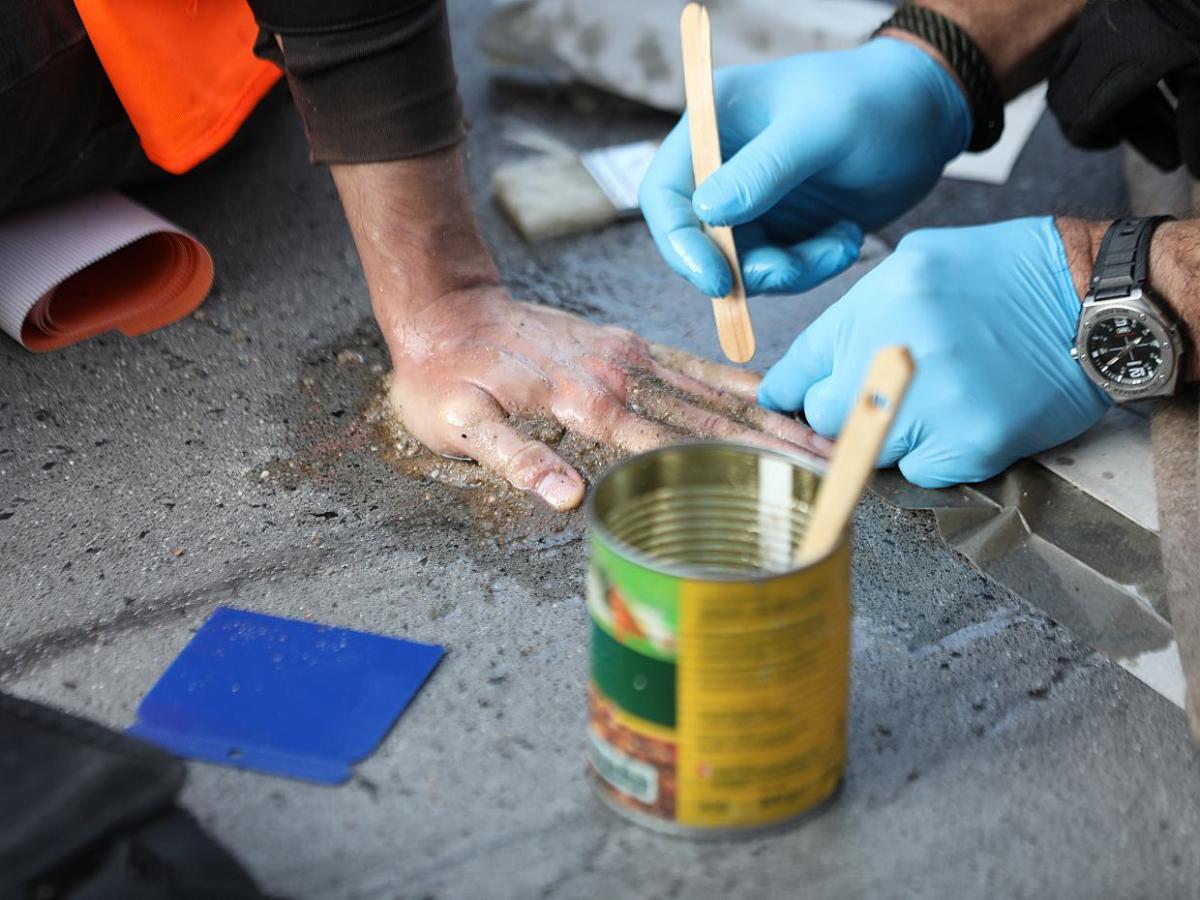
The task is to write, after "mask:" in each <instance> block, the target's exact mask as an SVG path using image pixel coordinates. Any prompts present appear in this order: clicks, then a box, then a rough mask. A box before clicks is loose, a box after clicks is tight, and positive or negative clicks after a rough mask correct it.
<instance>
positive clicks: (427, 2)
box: [249, 0, 465, 163]
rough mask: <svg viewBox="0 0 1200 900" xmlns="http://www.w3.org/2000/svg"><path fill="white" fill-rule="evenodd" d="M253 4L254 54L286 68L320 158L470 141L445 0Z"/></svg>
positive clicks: (265, 0) (351, 158)
mask: <svg viewBox="0 0 1200 900" xmlns="http://www.w3.org/2000/svg"><path fill="white" fill-rule="evenodd" d="M249 2H250V6H251V8H252V9H253V10H254V16H255V18H256V19H257V21H258V24H259V26H260V28H261V29H262V35H261V38H260V40H259V43H258V47H257V48H256V52H258V54H259V55H260V56H263V57H265V58H268V59H272V60H273V61H275V62H277V63H281V64H282V65H283V68H284V70H285V71H286V72H287V77H288V83H289V85H290V86H291V90H292V96H293V98H294V99H295V102H296V108H297V109H298V110H299V111H300V116H301V118H302V119H303V120H304V128H305V131H306V132H307V134H308V140H309V144H310V146H311V147H312V158H313V161H314V162H319V163H356V162H381V161H385V160H392V159H405V158H408V157H413V156H421V155H424V154H426V153H430V152H432V151H434V150H439V149H442V148H444V147H449V146H452V145H454V144H457V143H458V142H459V141H461V140H462V139H463V136H464V135H465V129H464V126H463V120H462V106H461V103H460V101H459V98H458V91H457V87H456V85H457V78H456V76H455V73H454V60H453V58H452V57H451V53H450V29H449V23H448V21H447V18H446V3H445V0H336V2H334V0H249ZM280 47H282V54H281V53H280Z"/></svg>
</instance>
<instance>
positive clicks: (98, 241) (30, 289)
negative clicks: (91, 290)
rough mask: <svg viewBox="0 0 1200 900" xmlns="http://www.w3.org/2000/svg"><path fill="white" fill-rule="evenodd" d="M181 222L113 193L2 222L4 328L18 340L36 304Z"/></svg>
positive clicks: (0, 318) (0, 311)
mask: <svg viewBox="0 0 1200 900" xmlns="http://www.w3.org/2000/svg"><path fill="white" fill-rule="evenodd" d="M158 232H172V233H175V234H186V232H184V231H183V229H181V228H179V226H177V225H173V224H172V223H170V222H168V221H167V220H166V219H164V218H163V217H162V216H160V215H158V214H156V213H154V212H151V211H150V210H148V209H146V208H145V207H144V206H140V205H139V204H137V203H134V202H133V201H132V200H130V199H129V198H128V197H124V196H122V195H121V194H118V193H115V192H113V191H104V192H102V193H98V194H89V195H87V196H85V197H78V198H76V199H73V200H69V201H67V202H65V203H60V204H57V205H54V206H46V207H42V208H41V209H35V210H30V211H28V212H23V213H18V214H17V215H14V216H9V217H7V218H5V219H3V220H0V330H2V331H3V332H4V333H5V334H7V335H8V336H9V337H11V338H12V339H13V340H15V341H17V342H18V343H22V345H23V342H22V341H21V326H22V325H23V324H24V322H25V317H26V316H27V315H28V314H29V311H30V310H31V309H32V308H33V307H34V305H35V304H36V303H37V302H38V301H39V300H41V299H42V298H43V297H45V296H46V294H48V293H49V292H51V291H53V290H54V289H55V287H56V286H58V285H59V284H61V283H62V282H63V281H65V280H66V279H67V278H69V277H71V276H72V275H74V274H75V273H77V272H80V271H82V270H83V269H86V268H87V267H88V266H90V265H91V264H92V263H94V262H96V261H97V260H99V259H103V258H104V257H105V256H108V255H109V254H110V253H114V252H116V251H117V250H120V249H121V248H122V247H127V246H129V245H130V244H132V243H133V242H134V241H137V240H140V239H141V238H144V237H146V236H147V235H150V234H155V233H158Z"/></svg>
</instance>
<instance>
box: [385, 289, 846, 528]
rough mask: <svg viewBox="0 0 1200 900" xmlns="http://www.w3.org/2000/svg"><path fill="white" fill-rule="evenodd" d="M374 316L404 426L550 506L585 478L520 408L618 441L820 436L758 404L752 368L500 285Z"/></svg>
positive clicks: (786, 442) (625, 446)
mask: <svg viewBox="0 0 1200 900" xmlns="http://www.w3.org/2000/svg"><path fill="white" fill-rule="evenodd" d="M381 324H382V325H383V326H384V336H385V338H387V341H388V344H389V346H390V347H391V351H392V362H393V366H394V367H395V374H394V383H393V386H392V392H391V402H392V405H393V408H394V409H395V411H396V412H397V414H398V415H399V417H400V419H401V421H402V422H403V423H404V425H405V426H406V427H407V428H408V429H409V431H411V432H412V434H413V436H414V437H416V438H417V439H418V440H419V441H421V442H422V443H423V444H425V446H427V447H428V448H429V449H431V450H433V451H434V452H435V453H439V454H441V455H443V456H449V457H456V458H469V459H473V460H475V461H476V462H478V463H479V464H480V465H481V466H483V467H484V468H486V469H489V470H492V471H494V472H497V473H499V474H500V475H502V476H503V477H504V478H506V479H507V480H508V481H509V482H511V483H512V484H513V485H514V486H515V487H517V488H519V489H521V490H525V491H532V492H534V493H536V494H537V495H538V496H539V497H541V498H542V499H543V500H544V501H545V502H546V503H548V504H549V505H550V506H552V507H553V508H555V509H559V510H567V509H573V508H574V507H576V506H578V505H579V504H580V503H581V502H582V500H583V496H584V482H583V479H582V478H581V477H580V475H579V473H578V472H576V471H575V469H574V468H573V467H572V466H571V465H570V464H569V463H568V462H567V461H566V460H564V459H563V458H562V457H561V456H559V454H558V453H556V452H555V451H554V450H553V449H552V448H551V447H550V446H549V445H547V444H546V443H545V442H543V441H541V440H538V439H537V438H536V437H534V436H531V435H530V434H528V433H525V432H523V431H522V428H521V426H520V424H519V422H521V421H524V422H528V421H535V422H546V421H548V422H549V423H550V425H551V426H552V428H553V427H560V428H563V429H569V430H571V431H573V432H576V433H578V434H581V435H583V436H584V437H587V438H590V439H592V440H595V441H597V442H599V443H601V444H605V445H607V446H614V447H617V448H619V449H621V450H623V451H626V452H638V451H642V450H647V449H650V448H653V447H658V446H661V445H663V444H669V443H676V442H678V441H679V440H681V439H683V438H685V437H687V436H704V437H715V438H721V439H727V440H733V441H740V442H742V443H747V444H754V445H757V446H763V447H773V448H775V449H779V450H784V451H789V452H796V451H797V450H800V451H804V452H807V453H810V454H811V453H817V454H823V453H824V452H825V451H826V450H827V448H828V442H827V441H825V440H824V439H823V438H820V437H818V436H817V435H815V434H814V433H813V432H812V431H811V429H809V428H808V427H807V426H805V425H802V424H801V423H799V422H797V421H795V420H794V419H792V418H790V417H786V416H781V415H778V414H776V413H773V412H769V411H767V410H764V409H761V408H758V407H756V406H754V397H755V390H756V388H757V386H758V381H759V378H758V376H757V375H754V374H752V373H749V372H744V371H740V370H737V369H732V368H728V367H725V366H721V365H718V364H716V363H710V362H706V361H703V360H700V359H697V358H696V357H693V356H691V355H690V354H686V353H683V352H682V351H679V350H674V349H672V348H666V347H659V346H655V345H651V344H648V343H647V342H646V341H644V340H642V339H641V338H639V337H637V335H635V334H633V332H631V331H627V330H626V329H623V328H616V327H613V326H602V325H594V324H592V323H590V322H587V321H585V320H583V319H580V318H578V317H576V316H573V315H570V314H569V313H565V312H561V311H558V310H554V309H550V308H548V307H544V306H535V305H533V304H528V303H517V302H514V301H512V300H511V299H509V297H508V295H507V294H506V293H505V292H504V290H503V289H502V288H499V287H484V288H477V289H474V290H470V291H465V292H462V293H461V294H458V295H454V296H449V297H443V298H441V299H440V300H439V302H438V303H437V304H436V305H431V306H427V307H425V308H424V311H423V312H422V314H421V315H420V316H419V317H417V318H416V319H413V320H407V321H404V322H399V321H393V322H390V323H389V322H381ZM543 430H544V429H543Z"/></svg>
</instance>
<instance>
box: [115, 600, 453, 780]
mask: <svg viewBox="0 0 1200 900" xmlns="http://www.w3.org/2000/svg"><path fill="white" fill-rule="evenodd" d="M443 653H444V651H443V649H442V648H441V647H437V646H433V645H430V644H418V643H414V642H412V641H405V640H400V639H398V638H389V637H384V636H382V635H377V634H367V633H365V632H362V631H350V630H349V629H345V628H332V627H329V626H325V625H316V624H313V623H310V622H298V621H295V620H293V619H280V618H277V617H275V616H267V615H262V614H259V613H252V612H245V611H244V610H238V609H229V608H226V607H219V608H218V609H217V610H216V611H215V612H214V613H213V614H212V616H211V617H210V618H209V619H208V621H207V622H205V623H204V625H203V627H201V629H200V630H199V631H198V632H197V633H196V635H195V636H194V637H193V638H192V639H191V641H189V642H188V645H187V646H186V647H184V648H183V651H182V652H181V653H180V654H179V656H177V657H176V658H175V661H174V662H173V663H171V666H170V667H169V668H168V669H167V671H166V672H164V673H163V675H162V677H161V678H160V679H159V680H158V683H157V684H155V685H154V687H153V688H151V690H150V693H149V694H147V695H146V697H145V698H144V699H143V700H142V703H141V706H139V707H138V721H137V722H136V723H135V724H134V725H133V727H131V728H130V729H129V733H130V734H132V735H136V736H137V737H140V738H144V739H145V740H147V741H150V742H151V743H154V744H157V745H158V746H160V747H163V748H165V749H166V750H170V751H171V752H173V753H177V754H179V755H180V756H186V757H189V758H191V759H200V760H204V761H206V762H213V763H221V764H224V765H230V766H236V767H238V768H243V769H255V770H257V771H260V772H268V773H270V774H273V775H285V776H289V777H292V778H300V779H303V780H306V781H316V782H321V783H325V784H340V783H342V782H344V781H346V780H347V779H348V778H349V777H350V775H351V766H353V765H354V764H355V763H357V762H359V761H360V760H362V759H364V758H365V757H366V756H367V755H368V754H369V753H370V752H371V751H372V750H374V749H375V747H376V746H377V745H378V744H379V742H380V741H381V740H382V739H383V737H384V735H385V734H387V732H388V730H389V729H390V728H391V727H392V724H393V723H394V722H395V721H396V719H397V718H398V717H399V715H400V714H401V713H402V712H403V711H404V709H405V707H406V706H408V704H409V703H410V702H411V701H412V699H413V697H414V696H416V693H417V691H418V690H420V688H421V685H422V684H423V683H424V682H425V679H426V678H428V677H429V673H430V672H432V671H433V668H434V666H436V665H437V664H438V661H439V660H440V659H441V658H442V655H443Z"/></svg>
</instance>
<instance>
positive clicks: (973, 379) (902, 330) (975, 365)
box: [758, 217, 1111, 487]
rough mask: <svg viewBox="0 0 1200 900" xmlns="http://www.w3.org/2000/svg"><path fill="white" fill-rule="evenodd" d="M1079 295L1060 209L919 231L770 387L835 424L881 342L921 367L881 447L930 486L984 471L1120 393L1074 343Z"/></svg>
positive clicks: (792, 406)
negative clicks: (1080, 359)
mask: <svg viewBox="0 0 1200 900" xmlns="http://www.w3.org/2000/svg"><path fill="white" fill-rule="evenodd" d="M1079 313H1080V299H1079V295H1078V294H1077V293H1076V290H1075V286H1074V283H1073V281H1072V279H1071V271H1070V267H1069V265H1068V263H1067V257H1066V253H1065V251H1064V249H1063V242H1062V239H1061V238H1060V236H1059V233H1058V229H1057V228H1056V227H1055V224H1054V220H1053V219H1051V218H1049V217H1046V218H1037V219H1016V220H1013V221H1010V222H1001V223H998V224H995V225H985V226H980V227H975V228H938V229H929V230H924V231H916V232H913V233H912V234H910V235H909V236H908V237H906V238H905V239H904V240H902V241H901V242H900V245H899V246H898V247H897V248H896V252H895V253H893V254H892V255H891V256H890V257H888V258H887V259H886V260H884V261H883V262H882V263H880V264H879V265H878V266H877V267H876V268H874V269H872V270H871V271H870V272H868V273H867V274H866V275H865V276H864V277H863V278H862V280H860V281H859V282H858V283H857V284H856V285H854V287H853V288H851V289H850V290H849V291H848V292H847V293H846V295H845V296H844V297H842V298H841V299H840V300H838V301H837V302H836V303H835V304H834V305H833V306H831V307H830V308H829V309H828V310H826V311H825V312H824V313H823V314H822V315H821V316H820V318H818V319H817V320H816V321H815V322H813V324H812V325H811V326H810V327H809V328H808V329H806V330H805V331H804V332H802V333H801V334H800V336H799V337H797V338H796V341H795V343H793V344H792V347H791V349H789V350H788V352H787V354H786V355H785V356H784V357H783V359H781V360H780V361H779V362H778V363H776V364H775V366H774V367H773V368H772V369H771V370H770V371H769V372H768V373H767V377H766V378H765V379H764V380H763V382H762V385H761V386H760V387H759V392H758V399H759V402H760V403H762V404H763V405H764V406H766V407H767V408H769V409H774V410H781V411H783V410H786V411H794V410H799V409H801V408H803V409H804V414H805V416H806V417H807V418H808V422H809V424H810V425H811V426H812V427H813V428H814V429H815V430H816V431H817V432H819V433H820V434H823V435H826V436H832V435H835V434H836V433H837V432H838V431H839V430H840V429H841V427H842V423H843V421H844V419H845V417H846V413H847V410H848V409H849V408H850V405H851V404H852V403H853V401H854V398H855V396H856V395H857V392H858V390H859V385H860V384H861V382H862V379H863V376H864V374H865V372H866V368H867V366H868V364H869V363H870V361H871V359H872V357H873V356H874V354H875V351H877V350H878V349H879V348H880V347H883V346H885V345H888V344H903V345H905V346H907V347H908V348H909V350H910V351H911V352H912V355H913V359H914V360H915V361H916V366H917V373H916V377H915V379H914V380H913V383H912V386H911V387H910V388H909V392H908V397H907V398H906V399H905V401H904V405H903V407H902V408H901V409H900V411H899V414H898V416H897V418H896V421H895V424H894V425H893V428H892V432H891V434H890V435H889V436H888V440H887V442H886V443H885V445H884V449H883V452H882V453H881V455H880V460H879V464H880V465H881V466H889V465H894V464H896V463H897V462H898V463H899V465H900V471H901V472H903V473H904V476H905V477H906V478H907V479H908V480H909V481H911V482H913V483H914V484H917V485H920V486H921V487H947V486H949V485H953V484H958V483H960V482H971V481H982V480H984V479H985V478H990V477H991V476H992V475H995V474H996V473H997V472H1000V471H1001V470H1003V469H1005V468H1006V467H1008V466H1009V465H1011V464H1012V463H1013V462H1015V461H1016V460H1018V459H1020V458H1022V457H1025V456H1030V455H1032V454H1034V453H1038V452H1040V451H1041V450H1045V449H1046V448H1047V447H1052V446H1054V445H1056V444H1060V443H1062V442H1063V441H1067V440H1070V439H1071V438H1073V437H1076V436H1077V435H1079V434H1081V433H1082V432H1084V431H1085V430H1087V429H1088V428H1089V427H1090V426H1091V425H1093V424H1095V423H1096V422H1097V421H1098V420H1099V419H1100V417H1101V416H1103V415H1104V413H1105V411H1106V410H1107V409H1108V407H1109V406H1110V405H1111V402H1110V401H1109V399H1108V397H1107V396H1106V395H1105V394H1104V393H1103V392H1102V391H1101V390H1100V389H1099V388H1097V387H1096V386H1095V385H1093V384H1092V382H1091V381H1089V380H1088V378H1087V376H1085V375H1084V374H1083V370H1082V369H1081V368H1080V366H1079V364H1078V363H1077V362H1075V361H1074V360H1073V359H1071V357H1070V350H1071V345H1072V344H1073V343H1074V339H1075V329H1076V324H1077V323H1078V321H1079Z"/></svg>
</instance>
